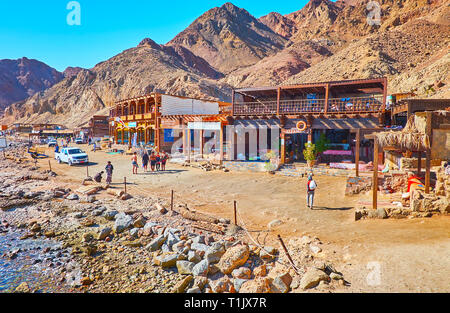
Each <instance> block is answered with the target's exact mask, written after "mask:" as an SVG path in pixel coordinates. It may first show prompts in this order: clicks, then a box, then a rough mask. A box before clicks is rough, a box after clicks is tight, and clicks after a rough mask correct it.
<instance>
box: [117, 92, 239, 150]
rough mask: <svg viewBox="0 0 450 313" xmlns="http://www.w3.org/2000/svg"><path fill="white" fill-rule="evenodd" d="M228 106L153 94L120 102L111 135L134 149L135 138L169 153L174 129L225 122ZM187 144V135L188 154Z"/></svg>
mask: <svg viewBox="0 0 450 313" xmlns="http://www.w3.org/2000/svg"><path fill="white" fill-rule="evenodd" d="M227 107H231V103H226V102H221V101H213V100H204V99H195V98H188V97H181V96H174V95H166V94H161V93H151V94H149V95H145V96H141V97H137V98H132V99H127V100H122V101H119V102H117V103H116V106H115V107H113V108H111V110H110V116H109V121H110V135H111V136H113V137H114V140H115V143H116V144H124V145H128V146H131V145H132V141H133V138H134V136H136V144H137V145H142V146H146V145H148V146H153V147H155V148H156V149H157V150H158V151H159V150H161V149H162V150H166V151H170V150H171V148H172V146H173V144H174V142H175V139H176V138H174V137H176V136H174V135H173V131H174V129H181V128H183V127H185V128H186V129H187V127H188V125H189V123H193V122H206V121H219V122H220V121H221V120H226V116H228V115H227V114H229V113H227V112H226V109H224V108H227ZM219 115H221V116H219ZM189 138H190V137H189ZM187 142H188V141H187V136H186V137H185V142H184V144H182V147H181V149H182V151H183V150H184V151H187V149H184V147H187ZM186 153H187V152H186Z"/></svg>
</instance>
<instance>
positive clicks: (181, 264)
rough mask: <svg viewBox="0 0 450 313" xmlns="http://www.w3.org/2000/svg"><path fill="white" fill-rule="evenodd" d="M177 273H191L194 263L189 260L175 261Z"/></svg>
mask: <svg viewBox="0 0 450 313" xmlns="http://www.w3.org/2000/svg"><path fill="white" fill-rule="evenodd" d="M176 266H177V269H178V274H181V275H191V274H192V270H193V269H194V266H195V263H193V262H189V261H177V263H176Z"/></svg>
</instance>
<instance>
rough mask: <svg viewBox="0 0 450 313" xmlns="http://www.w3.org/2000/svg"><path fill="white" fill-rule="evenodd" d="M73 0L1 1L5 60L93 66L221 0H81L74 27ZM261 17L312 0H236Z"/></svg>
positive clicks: (164, 37)
mask: <svg viewBox="0 0 450 313" xmlns="http://www.w3.org/2000/svg"><path fill="white" fill-rule="evenodd" d="M69 2H70V1H69V0H51V1H50V0H40V1H39V0H12V1H11V0H2V1H0V59H18V58H21V57H24V56H25V57H27V58H30V59H38V60H40V61H42V62H45V63H47V64H48V65H50V66H52V67H54V68H56V69H57V70H59V71H63V70H64V69H65V68H66V67H67V66H80V67H84V68H91V67H93V66H95V64H97V63H99V62H101V61H105V60H107V59H109V58H110V57H112V56H114V55H116V54H118V53H120V52H122V51H123V50H126V49H128V48H131V47H133V46H136V45H137V44H139V42H140V41H141V40H142V39H144V38H145V37H150V38H152V39H153V40H155V41H156V42H158V43H166V42H167V41H169V40H170V39H172V38H173V37H174V36H175V35H176V34H178V33H179V32H180V31H182V30H183V29H184V28H186V27H187V26H188V25H189V24H190V23H192V22H193V21H194V20H195V19H196V18H197V17H199V16H200V15H201V14H203V13H204V12H206V11H207V10H209V9H211V8H213V7H217V6H221V5H222V4H224V3H226V2H228V1H218V0H192V1H186V0H184V1H183V0H171V1H164V0H163V1H154V0H126V1H124V0H109V1H107V0H79V1H78V2H79V4H80V6H81V14H80V16H81V25H80V26H76V25H75V26H69V25H68V24H67V15H68V14H69V13H70V12H71V10H68V9H67V8H66V7H67V5H68V3H69ZM231 2H232V3H233V4H234V5H236V6H238V7H241V8H244V9H246V10H247V11H249V12H250V13H251V14H252V15H254V16H255V17H261V16H263V15H266V14H268V13H270V12H273V11H276V12H279V13H281V14H288V13H291V12H294V11H297V10H300V9H301V8H302V7H303V6H304V5H305V4H306V3H307V2H308V0H282V1H273V0H235V1H231Z"/></svg>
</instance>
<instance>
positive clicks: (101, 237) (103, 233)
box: [97, 227, 112, 240]
mask: <svg viewBox="0 0 450 313" xmlns="http://www.w3.org/2000/svg"><path fill="white" fill-rule="evenodd" d="M111 233H112V229H111V227H104V228H102V229H101V230H100V232H99V234H98V237H97V239H98V240H105V239H106V237H108V236H109V235H110V234H111Z"/></svg>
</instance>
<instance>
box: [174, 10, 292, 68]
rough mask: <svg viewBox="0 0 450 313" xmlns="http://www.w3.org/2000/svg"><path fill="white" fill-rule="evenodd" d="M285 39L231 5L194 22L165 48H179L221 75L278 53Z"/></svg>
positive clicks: (206, 14)
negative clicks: (204, 61) (184, 49)
mask: <svg viewBox="0 0 450 313" xmlns="http://www.w3.org/2000/svg"><path fill="white" fill-rule="evenodd" d="M286 43H287V40H286V39H285V38H284V37H282V36H280V35H279V34H276V33H275V32H274V31H273V30H272V29H270V28H269V27H267V26H266V25H265V24H263V23H262V22H260V21H258V20H257V19H256V18H255V17H253V16H252V15H250V13H248V12H247V11H246V10H244V9H241V8H238V7H236V6H234V5H233V4H231V3H226V4H224V5H223V6H221V7H218V8H214V9H211V10H209V11H208V12H206V13H205V14H203V15H202V16H200V17H199V18H198V19H196V20H195V21H194V22H193V23H192V24H191V25H190V26H189V27H188V28H186V29H185V30H184V31H182V32H181V33H180V34H178V35H177V36H176V37H175V38H174V39H172V40H171V41H170V42H169V43H168V45H169V46H171V45H181V46H184V47H186V48H187V49H189V50H190V51H192V52H193V53H194V54H196V55H198V56H200V57H202V58H203V59H205V60H206V61H208V63H209V64H211V65H212V66H213V67H215V68H216V69H218V70H219V71H221V72H223V73H229V72H231V71H233V70H235V69H238V68H241V67H244V66H249V65H253V64H255V63H256V62H258V61H260V60H261V59H263V58H265V57H267V56H270V55H273V54H275V53H277V52H279V51H280V50H282V49H283V48H284V46H285V44H286Z"/></svg>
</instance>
